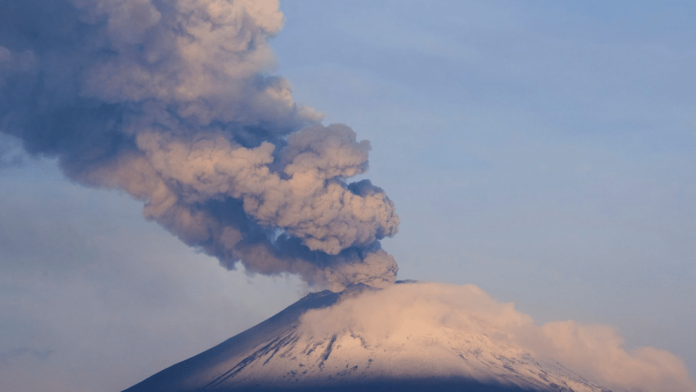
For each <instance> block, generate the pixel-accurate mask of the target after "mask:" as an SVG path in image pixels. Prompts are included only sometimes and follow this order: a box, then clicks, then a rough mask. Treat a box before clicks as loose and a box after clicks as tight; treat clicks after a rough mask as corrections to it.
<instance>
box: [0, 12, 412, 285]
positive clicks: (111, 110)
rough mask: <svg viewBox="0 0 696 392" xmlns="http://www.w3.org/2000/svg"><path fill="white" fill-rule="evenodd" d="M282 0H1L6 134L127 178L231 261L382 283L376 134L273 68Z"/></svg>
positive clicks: (382, 198)
mask: <svg viewBox="0 0 696 392" xmlns="http://www.w3.org/2000/svg"><path fill="white" fill-rule="evenodd" d="M282 24H283V15H282V14H281V13H280V11H279V10H278V1H275V0H167V1H165V0H130V1H126V0H24V1H14V0H0V132H1V133H5V134H8V135H12V136H14V137H17V138H19V139H20V140H21V141H22V144H23V147H24V149H25V150H26V151H27V152H29V153H31V154H35V155H43V156H47V157H55V158H57V159H58V162H59V164H60V166H61V168H62V170H63V172H64V173H65V175H66V176H67V177H68V178H70V179H71V180H73V181H76V182H78V183H80V184H83V185H87V186H92V187H106V188H114V189H120V190H123V191H125V192H127V193H128V194H130V195H131V196H133V197H134V198H136V199H138V200H142V201H143V202H144V203H145V207H144V210H143V214H144V216H145V217H146V218H147V219H152V220H155V221H156V222H158V223H159V224H161V225H162V226H163V227H165V228H166V229H167V230H169V231H170V232H171V233H173V234H174V235H176V236H177V237H178V238H179V239H181V240H182V241H183V242H185V243H186V244H188V245H189V246H192V247H195V248H198V249H201V250H202V251H204V252H205V253H207V254H209V255H212V256H215V257H217V258H218V259H219V260H220V263H221V264H222V265H223V266H225V267H226V268H229V269H233V268H234V267H235V265H236V264H237V263H238V262H241V263H242V264H243V265H244V267H245V269H246V271H248V272H250V273H262V274H282V273H292V274H298V275H300V276H301V277H302V279H304V280H305V281H307V282H308V283H309V284H313V285H320V286H326V287H330V288H332V289H334V290H338V289H341V288H343V287H345V286H346V285H349V284H352V283H360V282H362V283H367V284H370V285H373V286H383V285H385V284H388V283H391V282H393V281H394V279H395V276H396V272H397V266H396V263H395V261H394V259H393V257H391V256H390V255H389V254H387V253H386V252H385V251H383V250H382V249H381V247H380V243H379V240H381V239H383V238H385V237H388V236H392V235H394V234H396V232H397V227H398V224H399V218H398V216H397V215H396V213H395V211H394V205H393V203H392V202H391V200H389V198H388V197H387V196H386V194H385V193H384V191H383V190H382V189H380V188H378V187H376V186H374V185H372V183H370V182H369V181H368V180H363V181H359V182H354V183H348V182H347V180H346V179H348V178H350V177H353V176H356V175H358V174H362V173H364V172H365V171H366V170H367V168H368V153H369V150H370V144H369V142H367V141H358V140H357V139H356V134H355V132H353V130H351V129H350V128H349V127H347V126H345V125H341V124H333V125H329V126H323V125H321V124H320V121H321V115H320V114H319V113H317V112H316V111H315V110H313V109H311V108H309V107H303V106H299V105H297V104H295V103H294V102H293V99H292V92H291V88H290V85H289V83H288V82H287V81H286V80H285V79H283V78H281V77H278V76H273V75H272V74H271V73H270V72H271V71H272V69H273V66H274V62H275V59H274V56H273V53H272V52H271V50H270V47H269V45H268V39H269V38H271V37H273V35H274V34H276V33H277V32H278V31H279V30H280V29H281V27H282Z"/></svg>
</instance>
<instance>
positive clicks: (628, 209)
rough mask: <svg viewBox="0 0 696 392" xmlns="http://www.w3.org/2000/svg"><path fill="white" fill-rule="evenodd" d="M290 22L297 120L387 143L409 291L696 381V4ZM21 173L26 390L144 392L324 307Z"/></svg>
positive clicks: (15, 220) (17, 228) (6, 190)
mask: <svg viewBox="0 0 696 392" xmlns="http://www.w3.org/2000/svg"><path fill="white" fill-rule="evenodd" d="M281 10H282V11H283V12H284V14H285V17H286V22H285V27H284V29H283V30H282V31H281V32H280V33H279V34H278V36H277V37H276V38H275V39H274V40H273V41H272V46H273V48H274V50H275V53H276V55H277V58H278V64H279V65H278V69H277V72H278V73H279V74H281V75H283V76H284V77H285V78H286V79H288V80H289V81H290V82H291V83H292V85H293V91H294V98H295V101H296V102H299V103H303V104H307V105H310V106H312V107H314V108H316V109H317V110H319V111H322V112H323V113H324V114H325V120H324V124H329V123H333V122H341V123H345V124H348V125H349V126H351V127H352V128H353V129H354V130H355V131H356V132H357V134H358V138H359V139H368V140H370V141H371V143H372V152H371V156H370V171H369V172H368V174H367V177H369V178H370V179H371V180H372V181H373V182H374V183H375V184H377V185H379V186H380V187H382V188H384V189H385V190H386V192H387V193H388V194H389V196H390V198H391V199H392V200H393V201H394V203H395V204H396V208H397V212H398V213H399V215H400V217H401V221H402V223H401V225H400V231H399V233H398V234H397V235H396V236H395V237H394V238H393V239H388V240H385V241H383V246H384V248H385V249H386V250H388V251H389V252H390V253H392V254H393V255H394V257H395V258H396V260H397V261H398V263H399V267H400V272H399V277H400V278H402V279H418V280H431V281H441V282H450V283H462V284H463V283H473V284H476V285H479V286H480V287H481V288H483V289H484V290H485V291H486V292H488V293H489V294H490V295H492V296H493V297H494V298H496V299H498V300H500V301H509V302H514V303H515V304H516V306H517V308H518V309H520V310H521V311H523V312H525V313H528V314H530V315H532V316H533V317H534V318H535V319H536V320H537V321H538V322H540V323H542V322H545V321H549V320H566V319H573V320H575V321H578V322H581V323H586V324H593V323H598V324H609V325H614V326H616V327H617V328H618V329H619V331H620V332H621V333H622V335H623V336H624V337H625V338H626V346H627V347H629V348H630V347H637V346H643V345H652V346H655V347H658V348H663V349H667V350H670V351H671V352H673V353H675V354H677V355H678V356H680V357H681V358H682V359H683V360H684V361H685V362H686V364H687V366H688V367H689V369H690V372H691V374H692V375H696V339H694V333H693V331H694V330H696V316H695V315H694V312H693V310H692V309H693V308H694V306H695V305H696V300H694V298H696V284H695V283H694V282H696V269H695V268H694V260H695V259H696V219H695V218H696V186H695V185H694V184H695V183H696V181H694V180H696V159H695V158H694V157H695V156H696V154H695V153H696V114H694V113H696V111H695V110H694V109H695V108H696V90H695V89H694V88H693V87H694V84H695V82H696V77H694V73H693V70H694V69H696V67H695V66H696V48H694V46H693V42H694V40H695V39H696V22H695V21H696V4H694V3H691V2H676V1H675V2H659V3H657V2H642V1H631V2H628V1H614V2H611V3H610V4H609V3H607V2H600V1H583V2H562V3H558V2H550V1H522V2H519V1H518V2H512V1H485V2H484V1H428V2H417V1H407V0H400V1H386V0H385V1H379V2H375V1H363V0H351V1H343V0H342V1H338V0H336V1H331V2H329V1H321V0H301V1H300V0H293V1H289V0H286V1H281ZM13 143H15V142H14V141H12V140H4V139H3V141H2V144H0V146H7V147H0V153H3V151H16V148H15V147H13ZM15 155H16V153H15V152H10V153H5V156H4V157H3V158H2V159H0V162H3V163H4V164H3V165H1V166H2V168H0V271H2V272H1V273H0V282H1V283H0V294H1V295H0V334H1V335H2V339H0V376H1V377H0V379H5V380H8V379H9V380H10V381H4V382H5V383H9V384H6V385H7V386H6V387H7V389H8V390H22V389H21V388H20V387H19V385H27V384H26V383H29V382H32V383H36V384H33V385H37V386H40V385H41V384H40V383H41V380H36V377H32V375H31V374H30V373H28V372H25V373H23V372H21V371H20V369H26V368H27V367H31V368H33V369H40V370H42V371H44V372H45V373H44V374H47V375H49V374H50V375H51V376H52V377H54V379H55V380H58V381H56V383H57V385H64V386H66V388H68V387H67V386H70V385H73V386H74V385H76V384H75V383H76V382H78V381H76V380H79V383H82V384H78V385H84V387H85V388H86V389H89V386H90V385H95V384H90V383H97V382H103V383H107V384H108V386H109V388H113V389H114V390H118V389H119V388H125V387H127V386H129V385H131V384H132V383H134V382H136V381H138V380H139V379H142V378H143V377H145V376H147V375H149V374H152V373H153V372H155V371H157V370H160V369H161V368H163V367H165V366H167V365H169V364H172V363H174V362H178V361H179V360H181V359H184V358H186V357H187V356H190V355H193V354H195V353H197V352H199V351H202V350H203V349H206V348H208V347H210V346H212V345H214V344H216V343H218V342H220V341H222V340H224V339H226V338H227V337H230V336H232V335H234V334H236V333H238V332H240V331H242V330H243V329H245V328H247V327H249V326H252V325H254V324H255V323H257V322H259V321H261V320H263V319H264V318H266V317H268V316H270V315H272V314H274V313H275V312H277V311H278V310H280V309H281V308H283V307H284V306H287V305H289V304H290V303H292V302H294V301H295V300H297V299H298V298H299V297H301V296H302V295H304V293H305V288H304V287H303V285H302V283H301V282H300V281H299V280H298V279H296V278H293V277H287V278H268V277H260V276H256V277H249V276H247V275H245V274H244V273H243V272H242V271H233V272H228V271H226V270H224V269H222V268H219V267H217V261H216V260H214V259H212V258H210V257H207V256H205V255H202V254H199V253H196V252H195V251H194V250H192V249H189V248H187V247H186V246H185V245H183V244H181V243H179V242H178V241H177V240H176V239H175V238H174V237H172V236H171V235H169V234H168V233H166V232H165V231H164V230H163V229H161V228H159V227H158V226H157V225H156V224H155V223H152V222H146V221H144V220H143V219H142V217H141V213H140V209H141V205H140V203H138V202H135V201H133V200H131V199H130V198H129V197H128V196H127V195H125V194H121V193H118V192H109V191H106V190H95V189H87V188H83V187H80V186H78V185H74V184H71V183H69V182H68V181H67V180H64V179H63V177H62V175H61V174H60V172H59V170H58V169H57V167H56V165H55V162H53V161H51V160H47V159H37V158H30V157H24V158H23V160H22V162H21V163H16V162H14V160H13V159H12V157H13V156H15ZM122 244H128V246H126V247H124V246H122ZM124 342H129V345H130V346H131V347H132V346H133V345H131V343H132V342H137V344H136V345H135V346H137V349H136V350H133V349H130V348H128V349H126V348H124ZM105 353H106V354H105ZM66 361H68V362H70V361H72V364H73V365H71V364H66ZM9 374H12V376H11V377H10V378H6V377H8V375H9ZM12 383H15V384H16V385H15V384H12ZM71 383H72V384H71ZM0 385H2V384H0ZM59 388H60V387H59ZM56 390H59V389H56ZM65 390H69V389H65Z"/></svg>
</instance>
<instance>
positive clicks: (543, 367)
mask: <svg viewBox="0 0 696 392" xmlns="http://www.w3.org/2000/svg"><path fill="white" fill-rule="evenodd" d="M370 290H374V289H372V288H370V287H368V286H364V285H357V286H353V287H350V288H348V289H347V290H345V291H343V292H341V293H333V292H330V291H323V292H320V293H313V294H309V295H308V296H306V297H305V298H303V299H301V300H300V301H298V302H296V303H295V304H293V305H291V306H289V307H288V308H286V309H285V310H283V311H282V312H280V313H278V314H277V315H275V316H273V317H271V318H270V319H268V320H266V321H264V322H263V323H261V324H259V325H257V326H255V327H253V328H251V329H249V330H247V331H245V332H243V333H241V334H239V335H237V336H235V337H233V338H231V339H229V340H227V341H225V342H223V343H222V344H220V345H218V346H216V347H214V348H212V349H210V350H208V351H205V352H203V353H201V354H199V355H197V356H194V357H192V358H190V359H188V360H186V361H183V362H181V363H179V364H176V365H174V366H172V367H170V368H168V369H165V370H163V371H162V372H160V373H157V374H156V375H154V376H152V377H150V378H148V379H146V380H145V381H143V382H141V383H139V384H137V385H135V386H133V387H131V388H129V389H127V390H126V391H125V392H145V391H147V392H158V391H162V392H164V391H166V392H194V391H247V390H249V391H251V390H253V391H276V390H293V389H296V390H299V389H301V390H322V391H328V390H331V391H348V390H361V391H372V390H374V391H389V390H399V391H426V390H427V391H432V390H440V391H447V390H458V391H461V390H466V391H500V392H504V391H505V392H521V391H557V392H560V391H564V392H571V391H575V392H607V391H608V390H606V389H603V388H600V387H598V386H596V385H594V384H592V383H590V382H588V381H586V380H584V379H583V378H582V377H580V376H578V375H576V374H574V373H573V372H571V371H569V370H567V369H565V368H564V367H563V366H561V365H560V364H558V363H555V362H551V361H543V360H540V359H537V358H534V357H533V356H532V355H531V354H530V353H527V352H525V351H524V350H521V349H519V348H517V347H515V346H512V345H508V344H505V343H501V342H499V341H496V340H493V339H492V338H491V337H489V336H487V335H486V334H481V333H472V332H471V331H465V330H457V329H452V328H444V327H443V328H438V329H437V330H432V329H427V328H426V329H422V330H418V331H416V332H415V333H414V332H413V331H412V330H411V331H410V332H409V333H408V334H406V335H399V334H391V335H388V336H383V337H381V338H378V339H375V337H374V336H368V335H366V334H364V333H361V332H359V331H356V330H353V329H351V328H346V329H339V330H337V331H338V332H332V333H329V334H326V333H324V332H321V331H320V330H318V329H316V328H313V325H312V323H311V318H310V317H307V316H308V315H309V314H311V312H313V311H316V310H318V309H324V308H327V307H330V306H332V305H334V304H338V303H341V302H343V301H346V300H349V299H351V298H353V297H356V296H359V295H361V294H362V293H363V292H365V291H370ZM303 316H304V317H303ZM413 322H414V323H417V320H413Z"/></svg>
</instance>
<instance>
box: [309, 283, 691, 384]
mask: <svg viewBox="0 0 696 392" xmlns="http://www.w3.org/2000/svg"><path fill="white" fill-rule="evenodd" d="M301 322H302V324H301V326H300V331H301V332H302V333H303V334H306V335H308V336H314V340H316V339H317V338H322V337H330V336H346V335H347V336H349V337H350V336H359V337H360V338H361V345H362V346H364V347H372V348H373V351H374V352H375V353H381V352H384V353H396V354H394V355H393V356H391V357H389V358H388V361H383V362H385V363H388V369H387V370H385V371H386V372H388V374H391V375H393V376H414V375H416V374H414V371H415V372H418V371H422V372H423V375H424V376H433V375H450V376H452V375H458V376H468V377H474V378H481V377H484V379H482V380H481V381H487V380H486V379H485V378H486V377H490V371H488V370H486V369H483V371H481V369H478V370H479V371H478V372H477V369H476V368H470V367H467V366H466V362H465V361H461V360H459V358H456V354H455V353H453V351H452V350H453V347H455V346H456V344H457V343H456V342H455V343H453V342H454V340H453V337H456V338H457V339H458V340H456V341H458V342H461V341H466V342H470V343H468V344H473V345H475V346H477V347H480V348H481V349H483V350H484V351H485V350H486V348H487V347H488V348H489V349H491V351H492V352H493V353H497V355H505V356H508V357H509V358H515V357H524V355H525V354H530V355H531V356H533V357H534V358H538V359H545V360H550V361H556V362H558V363H560V364H562V365H563V366H566V367H567V368H569V369H572V370H573V371H574V372H576V373H578V374H580V375H581V376H582V377H584V378H586V379H587V380H591V381H592V382H594V383H596V384H598V385H601V386H603V387H606V388H610V389H611V390H612V391H614V392H688V391H691V392H693V391H696V384H695V383H694V381H693V380H692V379H691V378H690V376H689V374H688V372H687V370H686V367H685V365H684V363H683V362H682V361H681V360H680V359H679V358H677V357H676V356H674V355H673V354H671V353H669V352H667V351H664V350H658V349H655V348H653V347H643V348H639V349H637V350H634V351H631V352H627V351H626V350H625V349H624V348H623V343H624V342H623V339H622V338H621V336H620V335H619V334H618V332H617V331H616V330H615V329H614V328H612V327H609V326H605V325H590V326H587V325H581V324H578V323H576V322H574V321H563V322H550V323H547V324H545V325H543V326H539V325H538V324H536V323H535V322H534V320H533V319H532V318H531V317H530V316H528V315H526V314H523V313H521V312H519V311H518V310H516V309H515V307H514V305H513V304H512V303H501V302H498V301H496V300H494V299H492V298H491V297H490V296H488V295H487V294H486V293H485V292H483V290H481V289H480V288H478V287H476V286H474V285H464V286H457V285H447V284H440V283H412V284H397V285H392V286H390V287H388V288H385V289H383V290H378V291H369V290H368V291H365V292H363V293H362V294H360V295H359V296H355V297H353V298H349V299H346V300H343V301H342V302H339V303H338V304H336V305H334V306H332V307H329V308H324V309H315V310H310V311H308V312H307V313H306V314H304V315H303V318H302V321H301ZM348 340H350V339H348ZM338 342H339V340H337V344H338ZM471 342H473V343H471ZM414 349H415V350H418V352H417V353H416V356H417V357H419V358H427V361H424V362H423V363H419V365H418V367H417V368H414V366H411V365H409V363H408V361H409V360H410V359H411V358H412V357H413V355H403V356H400V355H399V354H398V353H400V352H408V350H411V351H414ZM411 354H413V353H411ZM385 355H386V354H385ZM484 355H485V353H484ZM453 356H454V357H455V358H454V359H453V358H452V357H453ZM400 361H401V362H400ZM402 362H403V363H402ZM457 364H459V365H457ZM378 365H379V361H378V360H375V364H373V366H378ZM400 371H405V372H407V374H403V375H402V374H399V372H400Z"/></svg>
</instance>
